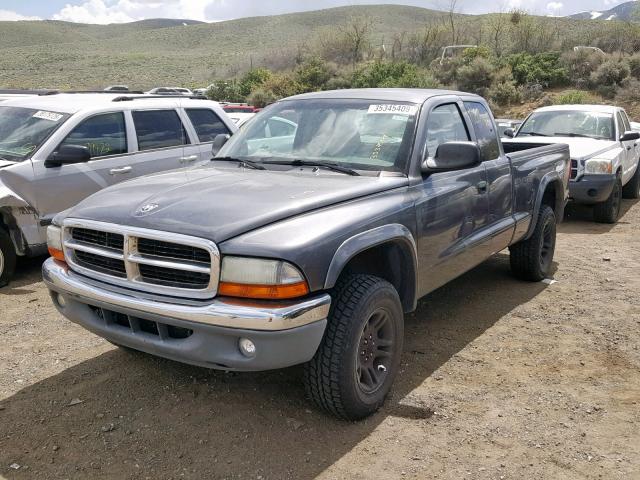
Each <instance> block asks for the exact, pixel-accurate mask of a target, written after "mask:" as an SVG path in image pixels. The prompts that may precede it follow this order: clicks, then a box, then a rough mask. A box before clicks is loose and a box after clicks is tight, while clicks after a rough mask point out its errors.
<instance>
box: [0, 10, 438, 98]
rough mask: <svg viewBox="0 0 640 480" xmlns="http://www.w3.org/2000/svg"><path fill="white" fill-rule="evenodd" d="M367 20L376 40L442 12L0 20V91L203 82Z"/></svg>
mask: <svg viewBox="0 0 640 480" xmlns="http://www.w3.org/2000/svg"><path fill="white" fill-rule="evenodd" d="M361 15H367V16H369V17H370V18H371V22H372V37H373V38H374V39H376V40H377V39H380V42H382V39H383V38H385V37H386V38H387V39H390V38H391V37H392V35H393V34H394V33H396V32H397V31H398V30H399V29H400V28H401V29H402V30H404V31H416V30H419V29H421V28H422V27H423V25H424V24H425V23H428V22H433V21H437V20H438V19H440V18H442V15H443V14H442V13H441V12H434V11H431V10H426V9H422V8H413V7H402V6H368V7H344V8H335V9H328V10H322V11H317V12H307V13H297V14H289V15H278V16H272V17H256V18H246V19H240V20H233V21H227V22H220V23H211V24H192V25H187V26H183V25H181V24H180V25H179V26H163V27H162V28H158V27H157V25H155V24H154V23H153V22H151V21H147V22H137V23H134V24H124V25H106V26H104V25H84V24H72V23H66V22H55V21H46V22H0V86H2V87H22V88H24V87H50V88H67V87H72V88H88V87H90V88H95V87H100V86H104V85H106V84H111V83H128V84H130V85H132V86H135V87H136V88H146V87H151V86H155V85H159V84H172V85H173V84H190V83H193V84H206V83H207V82H209V81H210V80H211V79H212V78H213V77H214V76H215V75H216V74H224V73H227V72H228V71H230V70H231V71H233V70H235V69H236V68H239V69H242V70H244V69H247V68H248V67H249V66H250V64H251V62H252V61H253V64H254V65H261V64H264V63H265V62H266V59H269V58H272V57H274V56H278V55H287V56H288V55H290V53H291V52H293V51H296V50H297V49H298V47H302V46H303V45H309V44H311V43H312V42H315V41H316V40H317V39H318V38H320V37H322V36H323V35H327V34H328V32H329V30H330V29H332V28H334V27H335V26H336V25H340V24H342V23H344V22H345V21H346V19H348V18H350V17H352V16H361Z"/></svg>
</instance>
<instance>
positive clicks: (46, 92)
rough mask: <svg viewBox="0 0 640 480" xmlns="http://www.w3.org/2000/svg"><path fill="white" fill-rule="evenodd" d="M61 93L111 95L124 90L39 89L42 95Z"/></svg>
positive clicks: (132, 92)
mask: <svg viewBox="0 0 640 480" xmlns="http://www.w3.org/2000/svg"><path fill="white" fill-rule="evenodd" d="M61 93H74V94H75V93H108V94H109V95H118V94H121V93H122V92H113V91H108V90H41V91H39V93H38V95H40V96H46V95H59V94H61ZM127 93H129V94H143V93H144V92H142V91H138V90H135V91H133V90H132V91H130V92H127Z"/></svg>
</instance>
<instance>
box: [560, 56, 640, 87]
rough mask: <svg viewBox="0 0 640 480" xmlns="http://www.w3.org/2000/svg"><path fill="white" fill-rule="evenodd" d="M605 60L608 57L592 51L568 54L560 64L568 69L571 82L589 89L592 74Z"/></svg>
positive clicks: (562, 58) (561, 59)
mask: <svg viewBox="0 0 640 480" xmlns="http://www.w3.org/2000/svg"><path fill="white" fill-rule="evenodd" d="M605 60H606V57H605V56H604V55H602V54H601V53H598V52H594V51H591V50H578V51H577V52H574V51H571V52H567V53H565V54H563V55H562V57H561V58H560V62H561V63H562V65H563V66H564V67H565V68H566V69H567V72H568V75H569V78H570V79H571V82H572V83H573V84H574V85H575V86H576V87H578V88H587V87H588V86H589V81H590V78H591V74H592V73H593V72H595V71H596V70H597V69H598V67H599V66H600V65H602V63H603V62H604V61H605ZM639 66H640V65H639Z"/></svg>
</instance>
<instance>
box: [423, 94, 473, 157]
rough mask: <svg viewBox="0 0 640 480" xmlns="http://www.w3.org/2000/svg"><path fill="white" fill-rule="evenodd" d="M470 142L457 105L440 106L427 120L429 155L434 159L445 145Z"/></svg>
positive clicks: (432, 111)
mask: <svg viewBox="0 0 640 480" xmlns="http://www.w3.org/2000/svg"><path fill="white" fill-rule="evenodd" d="M466 141H469V134H468V133H467V127H466V126H465V124H464V120H463V118H462V115H461V114H460V110H459V109H458V106H457V105H456V104H455V103H448V104H446V105H439V106H437V107H436V108H434V109H433V110H431V113H430V114H429V118H428V119H427V155H428V156H430V157H433V156H434V155H435V154H436V150H438V147H439V146H440V145H442V144H443V143H447V142H466Z"/></svg>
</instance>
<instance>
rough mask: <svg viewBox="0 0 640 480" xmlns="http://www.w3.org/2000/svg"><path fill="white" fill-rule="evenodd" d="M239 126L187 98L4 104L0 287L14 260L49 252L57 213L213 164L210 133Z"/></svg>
mask: <svg viewBox="0 0 640 480" xmlns="http://www.w3.org/2000/svg"><path fill="white" fill-rule="evenodd" d="M36 93H37V92H36ZM236 130H237V127H236V126H235V124H234V123H233V122H232V121H231V119H230V118H229V117H228V116H227V115H226V114H225V113H224V111H223V110H222V108H221V107H220V106H219V105H218V103H216V102H211V101H208V100H206V99H205V100H203V99H190V98H187V97H184V96H181V95H179V96H174V97H171V96H150V95H135V94H131V93H124V94H123V93H122V92H117V93H112V92H104V93H73V94H70V93H57V92H44V93H42V94H41V95H31V96H28V97H23V98H14V99H12V100H7V101H4V102H2V103H1V104H0V286H2V285H4V284H6V283H7V282H8V281H9V279H10V277H11V275H12V273H13V270H14V268H15V264H16V257H17V256H33V255H39V254H43V253H44V252H46V229H47V225H48V224H49V223H51V219H52V218H53V217H54V215H56V214H57V213H59V212H61V211H63V210H66V209H67V208H70V207H72V206H74V205H75V204H77V203H78V202H79V201H81V200H83V199H84V198H86V197H88V196H89V195H91V194H93V193H95V192H97V191H98V190H101V189H103V188H105V187H108V186H110V185H114V184H116V183H119V182H122V181H124V180H128V179H131V178H134V177H140V176H143V175H148V174H151V173H158V172H163V171H166V170H174V169H178V168H182V167H188V166H195V165H198V164H200V163H208V162H209V160H210V159H211V144H212V142H213V139H214V138H215V137H216V136H217V135H226V134H231V133H233V132H235V131H236ZM123 201H124V202H126V201H127V199H123Z"/></svg>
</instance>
